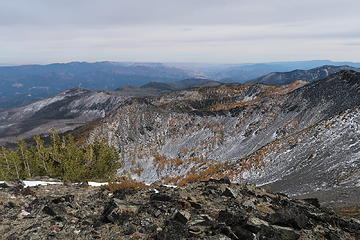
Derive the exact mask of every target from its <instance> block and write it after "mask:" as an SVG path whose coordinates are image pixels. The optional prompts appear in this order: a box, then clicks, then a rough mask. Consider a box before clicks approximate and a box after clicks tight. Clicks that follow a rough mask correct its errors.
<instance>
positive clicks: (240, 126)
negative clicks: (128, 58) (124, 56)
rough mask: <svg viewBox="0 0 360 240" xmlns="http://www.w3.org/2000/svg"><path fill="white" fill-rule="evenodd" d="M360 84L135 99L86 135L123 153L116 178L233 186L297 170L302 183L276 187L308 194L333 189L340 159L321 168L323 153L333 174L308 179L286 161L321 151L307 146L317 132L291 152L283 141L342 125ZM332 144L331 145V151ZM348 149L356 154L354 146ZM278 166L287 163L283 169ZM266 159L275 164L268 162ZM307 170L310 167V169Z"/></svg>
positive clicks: (352, 78) (351, 76) (347, 77)
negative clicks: (216, 181)
mask: <svg viewBox="0 0 360 240" xmlns="http://www.w3.org/2000/svg"><path fill="white" fill-rule="evenodd" d="M359 81H360V74H359V73H356V72H353V71H341V72H339V73H337V74H335V75H332V76H330V77H328V78H326V79H324V80H321V81H319V82H315V83H311V84H305V82H302V81H299V82H295V83H293V84H291V85H287V86H281V87H275V86H265V85H261V84H255V85H254V84H252V85H251V84H250V85H241V86H233V87H224V86H222V87H215V88H200V89H193V90H187V91H179V92H173V93H170V94H168V95H163V96H161V97H157V98H145V99H144V98H143V99H132V100H130V101H127V102H125V103H123V104H122V105H121V106H120V107H119V108H118V110H117V112H116V113H114V114H112V115H111V116H109V117H107V118H105V119H104V120H103V121H102V123H101V124H100V125H99V126H97V127H96V128H94V129H93V130H92V131H91V134H90V138H94V137H106V138H108V140H109V142H110V143H111V144H112V145H114V146H116V147H117V148H118V149H119V150H120V152H121V156H122V160H123V162H124V164H123V168H122V169H120V170H119V173H121V174H124V173H125V174H129V175H131V176H132V177H134V178H137V179H139V180H142V181H145V182H155V181H164V182H172V183H178V184H179V183H180V184H181V183H184V182H186V181H191V180H192V179H195V178H202V177H205V176H218V177H221V176H224V175H229V176H233V179H235V180H236V181H252V182H256V183H259V184H264V183H268V182H271V181H275V182H276V181H277V180H281V177H283V176H285V175H286V173H285V172H282V171H283V169H284V168H289V169H293V170H294V169H295V170H294V171H293V173H292V174H293V177H294V179H298V178H300V177H302V178H304V182H303V183H302V182H297V181H295V180H294V181H293V184H294V186H290V185H289V186H284V187H283V188H278V189H279V190H281V191H285V192H287V193H292V194H294V193H305V192H306V189H314V188H316V187H321V185H322V184H323V182H326V184H328V186H329V187H332V186H333V185H334V184H333V181H334V179H335V178H337V177H338V175H339V174H340V175H341V174H342V173H341V172H342V168H336V167H335V165H336V164H337V163H336V161H338V162H341V160H339V157H337V155H336V154H335V155H332V157H333V158H334V159H337V160H336V161H335V160H334V166H332V165H331V164H330V165H326V164H325V162H326V161H327V160H328V159H327V158H326V156H325V155H324V156H323V157H324V158H322V159H323V160H321V161H322V162H323V163H324V164H325V165H326V166H329V167H331V166H332V167H333V170H331V169H324V170H323V171H324V174H325V172H328V175H329V176H331V177H328V178H324V179H323V180H321V179H322V178H321V177H320V176H318V177H319V178H318V179H315V178H308V179H307V175H306V174H305V175H304V174H301V173H299V172H298V169H297V166H296V163H295V162H294V164H295V165H294V164H291V163H290V161H289V159H288V158H289V157H293V158H295V157H296V156H295V155H296V153H297V152H298V153H301V154H304V156H305V155H306V154H307V153H309V154H308V155H306V156H311V154H310V152H311V151H315V150H317V149H318V147H319V149H318V150H319V151H321V146H322V145H320V144H319V142H316V141H315V142H311V141H310V140H311V139H314V138H315V139H317V135H316V133H315V132H308V134H309V135H307V136H304V138H303V139H308V140H309V141H310V142H309V144H308V145H299V146H298V147H297V148H295V149H294V150H292V149H291V146H292V145H291V144H288V145H287V143H286V142H285V143H284V144H285V145H286V147H282V146H280V142H281V141H282V139H287V138H290V137H291V136H295V135H296V134H303V133H306V132H307V131H309V129H312V128H313V127H314V126H315V125H317V124H320V122H322V121H325V120H326V119H331V118H333V120H334V121H336V122H338V124H340V125H341V124H345V122H344V120H343V119H341V118H340V119H338V118H336V116H338V114H339V113H340V112H342V111H345V110H347V109H354V108H356V107H357V106H358V105H359V104H360V98H359V97H358V96H359V94H358V93H359V91H360V85H359V83H360V82H359ZM335 119H337V120H335ZM329 121H330V120H329ZM321 124H325V123H324V122H322V123H321ZM325 125H326V124H325ZM350 127H351V126H350ZM338 131H340V132H341V133H339V132H327V133H325V132H324V133H323V134H324V136H323V138H320V139H322V141H323V142H324V144H325V140H324V139H325V138H326V136H331V135H334V136H335V137H338V136H342V134H343V133H342V131H348V127H344V128H342V129H338ZM350 137H351V136H350ZM354 137H355V136H354ZM355 139H356V138H355ZM304 141H305V140H304ZM346 141H350V140H349V138H348V137H346V135H344V138H343V139H342V140H339V144H338V153H337V154H338V155H342V154H346V149H348V147H349V146H347V142H346ZM354 141H355V140H354ZM355 142H356V141H355ZM267 144H270V145H271V146H273V148H272V147H271V148H270V147H269V146H270V145H267ZM310 146H311V147H312V148H311V147H310ZM324 146H325V145H324ZM331 146H333V145H331V144H330V145H329V146H328V147H330V148H332V149H333V148H334V147H331ZM334 146H335V145H334ZM264 149H265V150H266V151H265V150H264ZM348 150H349V152H352V153H354V154H355V153H356V149H354V148H350V149H348ZM268 154H271V155H269V156H267V155H268ZM286 154H288V155H286ZM293 154H295V155H293ZM324 154H325V153H324ZM327 154H329V153H327ZM254 156H255V157H254ZM274 156H277V157H276V161H273V160H270V159H272V158H275V157H274ZM355 157H356V156H355V155H348V159H345V161H344V162H343V163H341V164H342V165H347V163H348V162H349V161H350V162H351V161H352V160H351V159H354V158H355ZM296 158H297V159H298V160H297V162H298V161H300V162H301V161H302V158H298V157H296ZM277 161H278V162H280V163H279V164H284V162H286V164H284V167H283V168H280V167H277V165H276V163H277ZM267 162H275V163H274V164H273V163H270V164H268V165H266V164H267ZM339 164H340V163H339ZM265 165H266V166H265ZM325 165H324V167H326V166H325ZM264 166H265V168H263V167H264ZM312 167H314V166H313V165H309V169H311V168H312ZM304 169H306V168H304ZM284 171H285V170H284ZM313 171H314V172H311V171H310V170H307V173H308V174H309V176H310V175H311V174H315V173H317V172H320V171H321V168H319V169H318V170H317V171H315V170H313ZM331 171H332V172H331ZM334 172H336V173H334ZM356 174H358V171H356V170H353V175H352V176H351V178H352V179H355V178H356V176H357V175H356ZM279 176H280V177H279ZM312 180H314V181H312ZM284 182H286V179H284ZM342 182H346V181H345V180H344V181H342ZM298 183H301V184H298ZM310 183H311V184H310ZM279 184H280V183H279ZM354 184H357V183H355V182H348V185H347V186H354ZM291 187H293V188H291ZM289 189H291V191H290V190H289Z"/></svg>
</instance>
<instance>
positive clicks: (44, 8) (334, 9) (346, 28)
mask: <svg viewBox="0 0 360 240" xmlns="http://www.w3.org/2000/svg"><path fill="white" fill-rule="evenodd" d="M358 9H360V1H358V0H326V1H325V0H312V1H310V0H302V1H298V0H296V1H295V0H287V1H284V0H181V1H178V0H61V1H49V0H32V1H29V0H11V1H2V2H0V32H1V34H0V52H1V53H2V54H1V55H0V63H1V62H11V61H12V62H19V63H28V62H51V61H70V60H119V61H120V60H139V61H229V62H233V61H236V62H244V61H258V60H259V61H272V60H288V59H289V60H291V59H294V60H295V59H297V58H298V59H308V58H317V59H319V58H331V59H343V60H360V59H359V56H357V54H356V51H349V47H350V46H352V47H353V48H354V49H355V50H357V49H358V45H357V44H353V43H356V42H359V41H360V31H359V27H358V26H360V15H359V14H358Z"/></svg>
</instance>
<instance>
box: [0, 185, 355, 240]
mask: <svg viewBox="0 0 360 240" xmlns="http://www.w3.org/2000/svg"><path fill="white" fill-rule="evenodd" d="M0 238H1V239H7V240H10V239H12V240H15V239H171V240H176V239H214V240H220V239H222V240H226V239H246V240H247V239H289V240H291V239H302V240H305V239H331V240H335V239H336V240H341V239H344V240H345V239H346V240H356V239H360V222H359V221H357V220H354V219H341V218H339V217H338V216H336V215H335V213H334V212H332V211H331V210H329V209H325V208H321V207H320V206H319V204H318V202H317V201H316V199H307V200H293V199H290V198H288V197H287V196H285V195H281V194H273V193H270V192H267V191H265V190H264V189H261V188H256V187H254V186H252V185H235V184H231V183H230V182H229V181H228V180H227V179H223V180H210V181H206V182H197V183H191V184H188V185H186V186H184V187H178V188H175V187H166V186H156V187H151V188H150V187H145V186H143V189H141V187H139V186H137V189H135V188H131V187H123V188H121V189H119V190H117V191H114V192H110V191H109V190H107V189H105V188H103V187H90V186H86V185H47V186H37V187H28V188H23V187H21V186H14V187H8V186H6V185H5V184H3V185H2V187H1V189H0Z"/></svg>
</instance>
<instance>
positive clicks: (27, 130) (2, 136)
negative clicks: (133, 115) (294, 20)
mask: <svg viewBox="0 0 360 240" xmlns="http://www.w3.org/2000/svg"><path fill="white" fill-rule="evenodd" d="M126 99H128V97H120V96H117V95H115V94H114V93H109V92H102V91H98V92H97V91H90V90H86V89H80V88H77V89H71V90H68V91H65V92H63V93H61V94H59V95H57V96H55V97H53V98H48V99H44V100H40V101H37V102H34V103H31V104H29V105H25V106H22V107H18V108H13V109H9V110H4V111H0V144H1V143H5V142H8V141H15V140H17V139H19V138H27V137H31V136H34V135H37V134H44V133H47V132H49V130H50V128H55V129H56V130H57V131H58V132H65V131H68V130H72V129H74V128H76V127H78V126H82V125H84V124H86V123H89V122H91V121H94V120H98V119H100V118H103V117H105V116H106V115H107V114H108V113H109V112H111V111H112V110H114V109H115V108H116V107H117V106H118V105H119V104H120V103H121V102H123V101H125V100H126Z"/></svg>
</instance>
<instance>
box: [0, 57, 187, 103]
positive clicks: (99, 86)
mask: <svg viewBox="0 0 360 240" xmlns="http://www.w3.org/2000/svg"><path fill="white" fill-rule="evenodd" d="M191 76H192V75H191V74H190V72H187V71H184V70H181V69H178V68H173V67H167V66H164V65H163V64H160V63H159V64H155V63H154V64H149V63H141V64H140V63H139V64H136V63H114V62H97V63H86V62H72V63H64V64H58V63H57V64H50V65H24V66H9V67H0V109H1V108H9V107H13V106H18V105H23V104H26V103H29V102H32V101H36V100H40V99H44V98H47V97H51V96H54V95H56V94H58V93H60V92H62V91H65V90H67V89H70V88H74V87H82V88H87V89H92V90H114V89H116V88H119V87H121V86H125V85H133V86H141V85H143V84H146V83H148V82H151V81H163V82H170V81H175V80H183V79H186V78H189V77H191Z"/></svg>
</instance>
